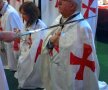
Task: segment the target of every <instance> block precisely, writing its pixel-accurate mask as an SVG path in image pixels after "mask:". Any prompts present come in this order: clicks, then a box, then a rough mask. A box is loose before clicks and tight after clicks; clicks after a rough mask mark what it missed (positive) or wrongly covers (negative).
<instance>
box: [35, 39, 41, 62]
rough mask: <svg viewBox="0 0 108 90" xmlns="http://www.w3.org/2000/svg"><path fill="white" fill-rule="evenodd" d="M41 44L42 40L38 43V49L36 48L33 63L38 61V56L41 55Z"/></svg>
mask: <svg viewBox="0 0 108 90" xmlns="http://www.w3.org/2000/svg"><path fill="white" fill-rule="evenodd" d="M42 44H43V40H42V39H41V40H40V42H39V45H38V48H37V52H36V55H35V61H34V62H35V63H36V61H37V59H38V56H39V55H40V54H41V50H42Z"/></svg>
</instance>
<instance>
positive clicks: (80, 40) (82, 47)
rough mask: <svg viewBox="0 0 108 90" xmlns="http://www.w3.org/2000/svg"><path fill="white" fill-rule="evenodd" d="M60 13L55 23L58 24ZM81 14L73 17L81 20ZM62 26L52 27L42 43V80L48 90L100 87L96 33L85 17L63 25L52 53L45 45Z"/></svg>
mask: <svg viewBox="0 0 108 90" xmlns="http://www.w3.org/2000/svg"><path fill="white" fill-rule="evenodd" d="M60 18H61V15H60V16H59V17H58V18H57V19H56V20H55V22H54V24H59V22H60ZM82 18H83V16H82V14H79V15H78V16H76V17H74V18H73V19H71V21H73V20H79V19H82ZM56 30H57V31H58V30H61V27H55V28H53V29H52V30H49V33H48V35H47V37H46V39H45V41H44V43H43V50H42V55H43V59H44V60H43V63H42V65H41V66H42V79H43V82H44V87H45V88H46V90H99V86H98V76H99V64H98V60H97V55H96V50H95V45H94V38H93V33H92V30H91V27H90V25H89V24H88V22H87V21H86V20H83V21H78V22H74V23H70V24H67V25H64V28H63V29H62V31H61V36H60V39H59V46H58V47H54V48H53V50H52V52H49V50H48V49H47V48H46V45H47V43H48V41H49V37H50V35H52V34H54V33H55V32H56Z"/></svg>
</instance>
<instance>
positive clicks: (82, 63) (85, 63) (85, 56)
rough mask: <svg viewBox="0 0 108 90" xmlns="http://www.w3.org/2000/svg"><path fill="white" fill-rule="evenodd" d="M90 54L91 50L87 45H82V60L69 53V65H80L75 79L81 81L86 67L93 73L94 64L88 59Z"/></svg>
mask: <svg viewBox="0 0 108 90" xmlns="http://www.w3.org/2000/svg"><path fill="white" fill-rule="evenodd" d="M91 53H92V48H91V46H90V45H88V44H84V47H83V57H82V58H79V57H77V56H75V55H74V54H73V53H72V52H71V53H70V64H71V65H80V69H79V71H78V72H77V74H76V77H75V79H77V80H83V74H84V68H85V67H88V68H90V69H91V71H93V72H95V62H94V61H92V60H89V59H88V57H89V55H90V54H91Z"/></svg>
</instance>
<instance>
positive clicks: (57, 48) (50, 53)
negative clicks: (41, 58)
mask: <svg viewBox="0 0 108 90" xmlns="http://www.w3.org/2000/svg"><path fill="white" fill-rule="evenodd" d="M54 49H55V50H56V51H57V53H59V46H58V45H55V46H54ZM49 55H50V56H53V50H49Z"/></svg>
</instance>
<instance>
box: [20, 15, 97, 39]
mask: <svg viewBox="0 0 108 90" xmlns="http://www.w3.org/2000/svg"><path fill="white" fill-rule="evenodd" d="M93 17H97V15H95V16H91V17H88V18H86V19H89V18H93ZM86 19H85V18H82V19H79V20H74V21H69V22H65V23H62V24H56V25H53V26H49V27H47V28H42V29H36V30H29V31H26V32H24V33H20V34H19V35H18V37H21V36H24V35H29V34H33V33H36V32H40V31H44V30H47V29H51V28H54V27H58V26H63V25H66V24H70V23H74V22H80V21H83V20H86Z"/></svg>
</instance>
